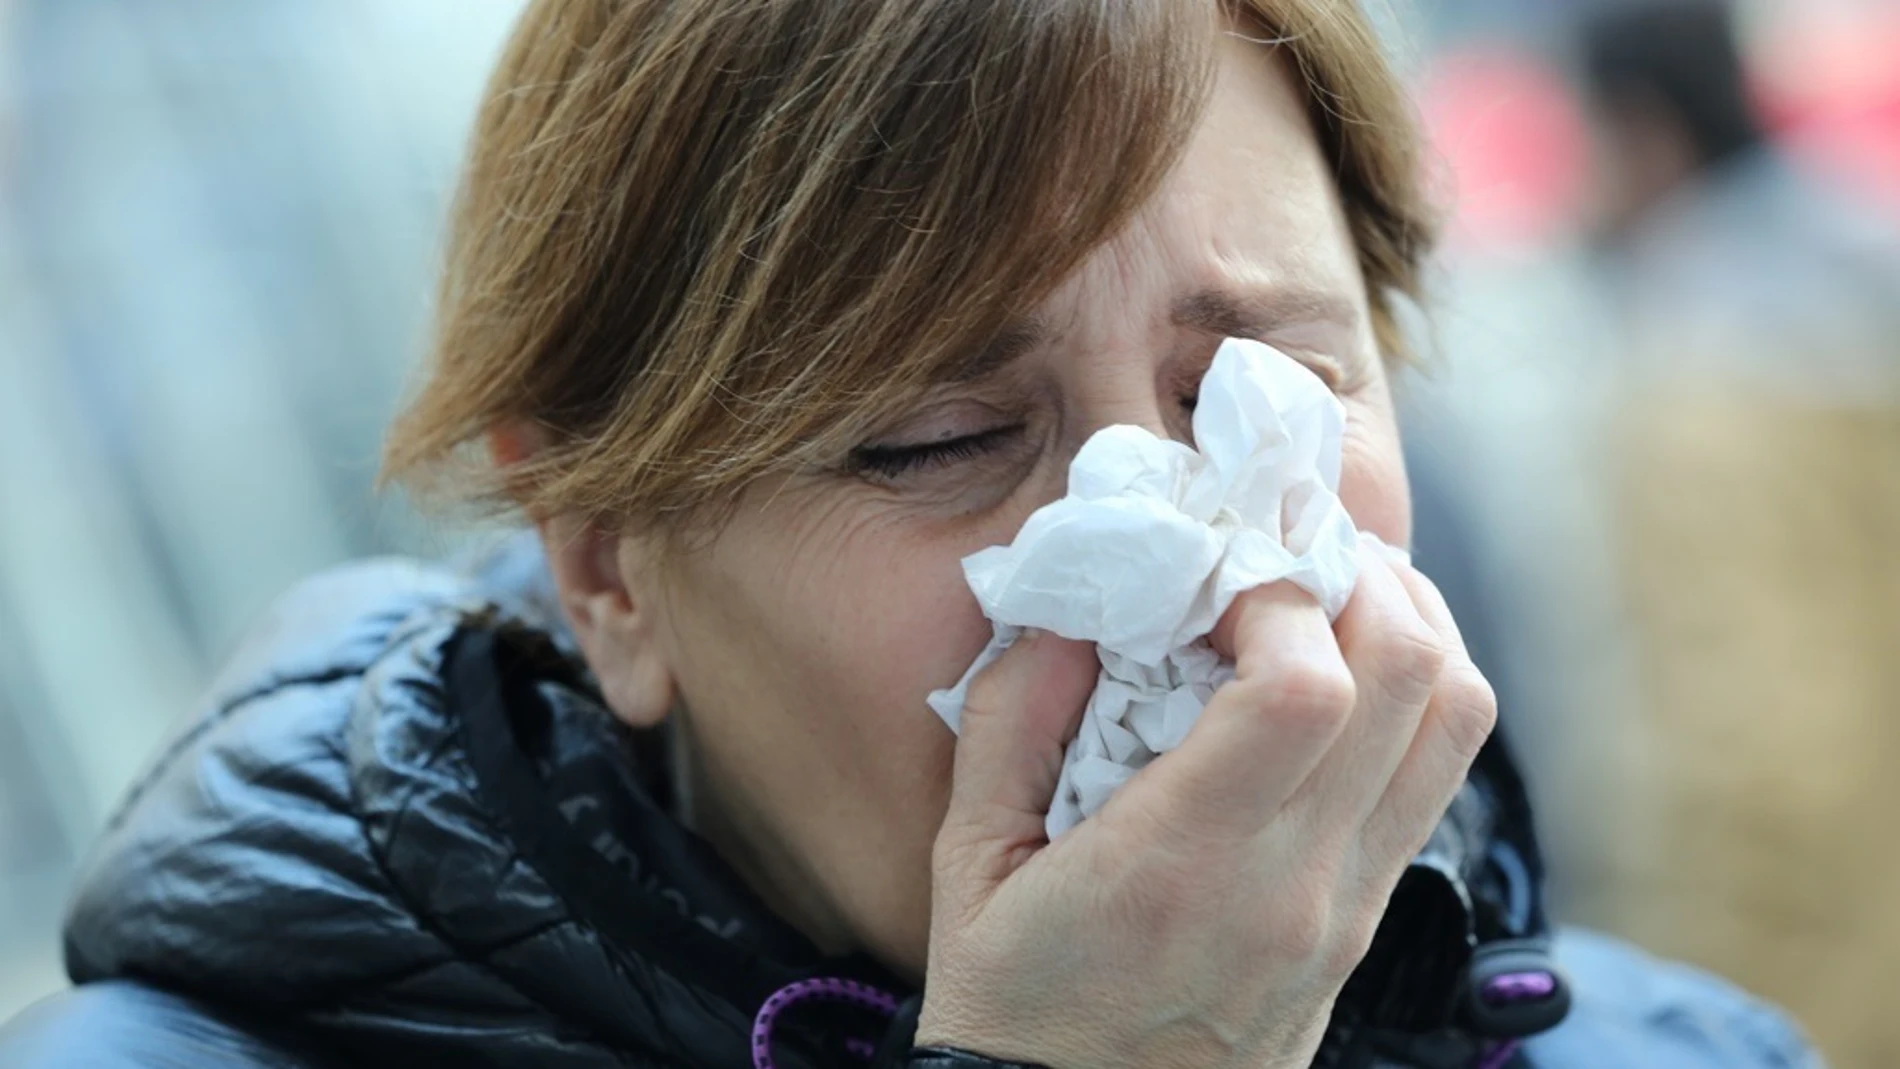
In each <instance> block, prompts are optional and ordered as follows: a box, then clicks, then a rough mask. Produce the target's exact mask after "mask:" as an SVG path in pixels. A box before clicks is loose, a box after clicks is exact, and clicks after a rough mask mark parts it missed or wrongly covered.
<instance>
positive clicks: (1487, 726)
mask: <svg viewBox="0 0 1900 1069" xmlns="http://www.w3.org/2000/svg"><path fill="white" fill-rule="evenodd" d="M1438 695H1439V700H1440V701H1441V702H1443V703H1444V708H1443V712H1442V713H1441V714H1440V716H1441V718H1442V719H1443V721H1444V725H1445V732H1446V733H1447V734H1448V735H1449V736H1450V738H1451V741H1452V745H1453V746H1455V747H1456V748H1457V750H1458V754H1459V756H1460V757H1462V758H1464V759H1465V760H1466V761H1470V760H1473V759H1475V758H1476V757H1477V756H1478V751H1479V750H1481V749H1483V748H1484V744H1485V741H1486V740H1487V739H1489V738H1490V737H1491V731H1492V729H1493V728H1495V727H1496V726H1497V722H1498V697H1497V692H1496V691H1494V690H1493V689H1492V688H1491V683H1490V681H1489V680H1487V679H1485V678H1484V675H1483V674H1482V673H1480V672H1479V671H1478V670H1477V669H1476V668H1475V667H1472V666H1471V665H1469V664H1466V665H1464V666H1463V667H1461V668H1459V669H1458V670H1457V671H1455V672H1453V673H1452V674H1451V676H1450V678H1448V679H1446V680H1444V681H1442V682H1441V683H1440V684H1439V689H1438Z"/></svg>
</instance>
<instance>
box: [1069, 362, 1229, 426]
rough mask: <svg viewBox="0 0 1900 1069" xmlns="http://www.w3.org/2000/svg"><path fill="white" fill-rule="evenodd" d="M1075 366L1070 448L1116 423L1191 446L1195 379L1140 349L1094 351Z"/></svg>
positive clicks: (1071, 399) (1070, 406)
mask: <svg viewBox="0 0 1900 1069" xmlns="http://www.w3.org/2000/svg"><path fill="white" fill-rule="evenodd" d="M1079 364H1080V366H1079V367H1078V368H1077V374H1076V376H1075V380H1076V381H1075V383H1074V385H1073V387H1072V388H1071V390H1070V391H1069V397H1070V401H1069V405H1068V408H1069V416H1070V419H1069V421H1068V422H1069V425H1070V427H1071V428H1072V433H1071V435H1070V437H1071V438H1072V439H1073V441H1072V442H1071V443H1070V445H1071V447H1072V448H1080V447H1081V444H1082V443H1083V442H1084V441H1087V440H1088V437H1089V436H1090V435H1092V434H1094V433H1095V432H1096V431H1099V430H1101V429H1102V428H1103V427H1109V426H1115V425H1118V424H1122V425H1130V426H1135V427H1140V428H1141V429H1143V430H1145V431H1147V432H1149V433H1150V434H1153V435H1155V436H1156V437H1159V438H1173V439H1174V440H1176V441H1179V442H1183V443H1186V444H1189V445H1192V444H1193V442H1194V432H1193V426H1192V406H1191V400H1192V398H1193V397H1194V394H1195V391H1196V389H1197V387H1198V385H1199V384H1198V381H1195V380H1194V379H1193V378H1188V377H1184V376H1182V375H1180V374H1175V373H1173V372H1172V370H1171V369H1170V367H1169V362H1168V361H1167V360H1165V359H1162V358H1159V357H1157V356H1156V355H1154V354H1153V353H1152V352H1151V351H1149V350H1146V349H1143V348H1139V347H1132V346H1131V347H1126V348H1120V347H1118V348H1117V349H1114V350H1108V351H1098V355H1097V357H1096V358H1095V359H1091V360H1084V361H1080V362H1079Z"/></svg>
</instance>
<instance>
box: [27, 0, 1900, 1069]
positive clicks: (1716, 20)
mask: <svg viewBox="0 0 1900 1069" xmlns="http://www.w3.org/2000/svg"><path fill="white" fill-rule="evenodd" d="M517 7H518V3H517V0H0V1018H4V1017H6V1016H9V1015H11V1014H12V1013H13V1012H15V1011H16V1010H17V1009H19V1008H20V1007H21V1006H23V1005H24V1004H25V1003H26V1002H28V1001H30V1000H31V999H33V998H34V997H37V996H38V995H40V994H43V993H45V992H47V991H49V990H51V989H53V988H54V987H56V986H57V985H58V984H59V983H61V977H60V973H59V966H58V952H59V947H58V926H59V916H60V907H61V898H62V895H63V892H64V888H65V886H66V883H67V882H68V880H69V879H70V876H71V874H72V872H73V869H74V867H75V865H76V864H77V863H78V861H79V859H80V858H81V857H82V856H83V853H84V850H85V848H86V845H87V843H88V842H89V840H90V838H91V836H92V835H93V833H94V830H95V829H96V828H97V827H98V825H99V824H100V822H101V821H102V820H103V819H104V816H105V814H106V813H107V811H108V810H109V808H110V806H111V805H112V803H113V800H114V798H115V796H116V795H117V794H118V792H119V791H120V790H122V789H123V787H124V785H125V784H126V783H127V782H128V780H129V779H130V778H131V777H132V776H133V775H134V773H135V772H136V770H137V769H138V768H139V766H140V765H141V763H142V762H143V760H144V758H145V756H146V754H147V753H148V752H149V751H150V750H151V749H152V747H153V746H154V744H155V743H156V741H157V739H158V738H159V736H160V735H161V734H162V733H163V732H164V731H165V730H166V728H167V726H168V725H169V724H170V723H172V722H173V721H174V720H175V719H176V718H178V717H179V716H181V715H184V714H185V713H186V712H187V711H188V710H189V709H190V706H191V703H192V701H193V697H194V693H195V691H196V689H197V688H198V687H199V686H200V684H201V683H202V682H203V681H204V680H205V678H206V677H207V675H208V673H209V672H210V671H211V670H212V669H213V667H214V666H215V665H216V663H217V661H218V659H219V657H220V656H221V654H222V652H223V651H224V650H226V649H227V648H228V647H229V646H230V644H231V643H232V642H233V640H234V638H235V637H236V635H237V634H238V633H239V632H240V631H241V630H242V629H243V627H244V626H245V624H246V622H247V621H248V620H249V619H251V618H252V617H253V616H254V615H255V614H256V613H258V612H259V610H260V609H261V608H262V607H263V605H264V604H265V602H266V601H267V600H268V599H269V598H270V597H271V596H272V595H273V594H274V593H276V592H277V591H279V590H280V589H282V588H283V587H284V586H285V585H287V584H288V583H290V582H292V581H294V580H295V579H297V578H298V577H300V576H302V575H304V574H306V573H308V572H310V571H312V570H314V569H317V568H320V567H322V566H324V565H326V564H329V563H332V562H336V561H340V560H343V559H346V558H349V557H353V556H360V555H363V554H368V553H382V552H419V553H441V552H444V551H446V550H447V549H448V548H450V547H451V546H452V545H453V543H454V541H455V537H456V536H455V534H454V533H453V532H451V531H445V530H441V529H435V528H432V527H431V526H429V525H426V524H424V523H422V522H420V521H419V520H417V519H416V518H415V517H413V516H412V515H410V514H409V513H408V512H406V511H405V510H404V508H403V506H402V504H401V503H400V501H398V500H395V499H392V498H387V497H378V496H375V495H373V494H372V493H371V490H370V481H371V476H372V474H373V470H374V458H375V452H376V446H377V438H378V434H379V431H380V428H381V425H382V423H383V422H384V420H385V419H386V418H387V417H388V416H389V414H390V413H391V411H392V410H393V408H394V405H395V403H396V399H397V398H398V396H399V394H400V392H401V389H402V386H403V383H404V381H405V379H406V376H407V374H408V372H409V369H410V368H411V367H412V365H413V362H414V360H415V359H416V357H417V355H418V353H419V352H420V350H421V347H422V344H423V340H424V338H425V336H426V330H427V315H428V294H429V290H430V286H431V283H432V280H433V272H434V259H435V255H436V243H437V239H438V235H439V223H440V219H441V217H442V214H443V210H444V205H445V201H446V198H447V197H448V195H449V192H450V190H451V188H452V184H453V178H454V171H455V166H456V162H457V158H458V154H459V152H460V149H461V142H462V140H463V137H464V135H465V132H466V130H467V127H468V124H469V121H470V119H471V117H472V114H473V109H474V106H475V102H476V100H477V97H478V95H479V91H480V84H481V80H482V78H483V76H484V73H485V71H486V68H487V66H488V64H489V63H490V62H491V61H492V60H493V58H494V56H495V54H496V52H497V50H498V48H499V45H500V41H501V38H502V36H503V34H505V32H506V29H507V26H508V23H509V20H510V18H511V16H512V15H513V13H514V11H515V10H516V8H517ZM1377 14H1378V16H1379V17H1380V19H1381V20H1382V21H1383V22H1384V23H1385V24H1386V25H1387V27H1388V28H1389V29H1390V30H1391V36H1392V40H1393V42H1394V50H1395V54H1396V55H1397V57H1398V61H1399V63H1400V64H1401V66H1402V67H1403V69H1404V70H1405V71H1406V74H1407V77H1408V78H1409V79H1410V80H1411V81H1412V83H1413V84H1414V85H1415V86H1416V88H1417V92H1418V97H1419V103H1420V108H1421V111H1422V112H1423V114H1424V117H1425V119H1426V120H1427V123H1428V125H1429V128H1430V129H1431V131H1432V133H1433V137H1434V144H1435V146H1436V151H1435V174H1436V179H1437V181H1439V182H1440V183H1441V189H1442V191H1443V195H1444V198H1445V202H1446V204H1447V205H1448V206H1449V207H1450V208H1451V209H1452V213H1453V220H1452V226H1451V234H1450V238H1449V240H1448V243H1447V246H1446V249H1445V255H1444V257H1443V266H1442V269H1441V270H1440V272H1439V275H1438V278H1437V279H1436V283H1435V285H1436V289H1437V291H1438V296H1437V300H1436V302H1435V303H1434V305H1433V307H1432V308H1431V309H1430V311H1429V314H1427V315H1424V316H1421V317H1420V323H1419V331H1420V335H1421V337H1422V338H1425V339H1427V340H1428V342H1429V344H1428V346H1427V348H1428V349H1429V350H1430V354H1431V355H1430V356H1429V358H1428V359H1427V360H1425V361H1424V362H1423V364H1422V366H1421V367H1420V368H1418V369H1416V370H1415V371H1414V372H1412V373H1410V374H1408V377H1407V381H1406V383H1405V384H1404V389H1403V401H1404V407H1405V409H1406V421H1407V438H1408V448H1409V450H1410V452H1411V460H1412V463H1413V467H1414V478H1415V483H1416V490H1417V493H1418V497H1419V513H1420V529H1419V534H1418V546H1417V548H1418V551H1419V556H1420V559H1421V561H1422V562H1423V563H1424V564H1425V566H1426V567H1427V570H1428V571H1430V572H1431V573H1432V574H1433V575H1434V576H1435V577H1436V578H1438V579H1439V580H1440V582H1441V584H1442V585H1443V586H1444V587H1445V588H1446V590H1447V594H1448V596H1449V597H1451V599H1452V600H1453V602H1454V606H1455V607H1456V608H1457V610H1458V612H1459V615H1460V618H1461V619H1462V620H1463V621H1464V622H1465V626H1466V629H1467V631H1468V632H1469V633H1470V638H1471V641H1472V644H1473V646H1474V649H1475V650H1476V651H1477V653H1478V655H1479V657H1480V658H1481V660H1482V662H1483V664H1484V667H1485V668H1486V669H1487V671H1488V672H1489V673H1490V674H1492V676H1493V677H1494V679H1495V681H1496V682H1497V684H1498V687H1499V691H1500V693H1501V695H1502V697H1503V702H1504V709H1505V712H1504V717H1505V722H1506V724H1507V727H1508V729H1509V731H1510V733H1511V736H1512V738H1513V741H1514V742H1515V744H1516V745H1517V747H1518V749H1519V750H1520V751H1521V752H1522V754H1523V756H1524V758H1525V760H1526V762H1527V763H1528V764H1529V765H1530V767H1531V769H1532V775H1533V777H1534V779H1533V788H1534V793H1535V794H1536V795H1537V796H1538V798H1539V801H1540V803H1541V804H1542V807H1543V821H1544V833H1545V837H1546V839H1547V845H1548V848H1549V851H1550V853H1551V854H1552V865H1553V871H1554V877H1555V889H1554V895H1555V898H1556V906H1557V909H1558V911H1559V913H1560V915H1561V916H1563V917H1564V918H1566V919H1569V920H1572V921H1576V922H1580V923H1588V924H1592V925H1596V926H1599V927H1603V928H1607V929H1609V930H1611V931H1615V932H1619V933H1622V934H1624V935H1627V936H1629V937H1631V938H1633V939H1636V940H1637V941H1639V942H1641V943H1643V944H1645V945H1646V946H1649V947H1651V948H1652V949H1655V950H1657V951H1659V952H1661V953H1665V954H1668V955H1671V956H1676V957H1682V958H1686V959H1689V960H1691V961H1694V962H1697V963H1699V964H1702V965H1705V966H1709V967H1712V968H1714V969H1717V970H1719V971H1721V972H1723V973H1724V974H1726V975H1728V976H1730V977H1733V978H1735V979H1737V980H1738V981H1740V982H1741V983H1743V984H1744V985H1746V986H1748V987H1750V988H1752V989H1754V990H1757V991H1759V992H1762V993H1764V994H1767V995H1769V996H1771V997H1773V998H1775V999H1777V1000H1778V1001H1780V1002H1782V1003H1783V1004H1785V1005H1788V1006H1790V1007H1791V1008H1793V1009H1794V1011H1795V1012H1796V1013H1797V1014H1798V1015H1799V1016H1800V1017H1801V1019H1802V1020H1803V1022H1804V1023H1805V1024H1806V1025H1807V1026H1808V1027H1809V1028H1810V1030H1811V1031H1812V1032H1814V1033H1815V1035H1816V1036H1817V1038H1818V1039H1819V1040H1820V1042H1821V1043H1822V1045H1823V1047H1824V1049H1825V1050H1826V1052H1827V1054H1828V1055H1829V1057H1830V1058H1831V1059H1832V1060H1833V1062H1834V1064H1836V1065H1837V1066H1841V1067H1847V1069H1859V1067H1867V1069H1874V1067H1888V1066H1895V1065H1900V1018H1896V1017H1895V1015H1893V1014H1892V1013H1891V1012H1889V1011H1888V1007H1887V1003H1888V1002H1889V1001H1890V1000H1891V997H1892V995H1893V994H1894V993H1895V992H1900V849H1896V847H1900V834H1896V832H1895V831H1894V828H1895V825H1896V821H1897V819H1900V776H1896V775H1894V774H1893V772H1892V770H1893V769H1894V768H1895V767H1896V766H1900V555H1897V554H1896V548H1897V547H1900V239H1896V237H1895V235H1896V233H1900V0H1755V2H1743V3H1735V4H1730V5H1711V4H1708V3H1696V2H1694V0H1674V2H1669V0H1652V2H1648V3H1644V2H1637V0H1563V2H1556V0H1455V2H1454V0H1438V2H1436V3H1433V2H1431V0H1414V2H1412V3H1410V4H1408V3H1406V0H1379V6H1378V8H1377Z"/></svg>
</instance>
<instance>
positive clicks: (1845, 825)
mask: <svg viewBox="0 0 1900 1069" xmlns="http://www.w3.org/2000/svg"><path fill="white" fill-rule="evenodd" d="M1798 14H1799V10H1798V9H1793V10H1791V11H1790V17H1793V16H1795V15H1798ZM1579 45H1580V48H1579V55H1580V58H1581V71H1582V73H1583V75H1584V84H1585V85H1586V87H1587V90H1588V96H1589V99H1590V102H1591V105H1592V112H1593V117H1594V121H1595V123H1596V127H1597V142H1598V145H1599V149H1600V160H1601V165H1600V175H1601V179H1602V186H1601V192H1602V202H1601V215H1600V229H1599V233H1598V243H1597V244H1598V253H1599V263H1598V266H1599V267H1600V269H1601V272H1602V277H1603V280H1604V282H1605V283H1606V285H1607V286H1608V288H1609V292H1610V294H1611V297H1612V300H1613V308H1614V309H1615V311H1616V313H1617V315H1616V316H1615V317H1614V326H1615V329H1616V331H1617V334H1616V337H1615V339H1614V344H1613V347H1612V348H1613V351H1614V352H1615V353H1616V354H1617V357H1618V359H1617V360H1616V361H1615V364H1614V366H1613V367H1612V368H1608V369H1606V371H1607V372H1608V374H1609V375H1610V376H1611V377H1612V378H1613V379H1614V380H1615V381H1616V383H1617V387H1616V397H1615V399H1614V400H1613V401H1612V402H1611V404H1610V405H1609V406H1608V407H1609V410H1610V411H1611V412H1612V413H1614V415H1613V419H1612V422H1611V425H1610V426H1609V428H1608V429H1607V432H1606V435H1605V437H1604V439H1603V440H1604V442H1605V452H1606V459H1607V461H1608V464H1607V469H1606V470H1607V475H1608V483H1609V487H1610V492H1609V496H1610V501H1611V511H1612V515H1613V516H1614V519H1613V520H1612V522H1611V523H1610V524H1608V525H1607V527H1606V534H1607V535H1608V536H1609V537H1610V538H1611V539H1612V540H1613V542H1614V549H1613V552H1614V554H1615V556H1616V558H1617V560H1618V566H1617V572H1618V574H1619V575H1620V576H1621V577H1622V580H1623V582H1622V584H1621V589H1620V591H1619V596H1620V597H1621V599H1622V601H1623V604H1624V606H1625V609H1626V611H1627V613H1628V618H1629V620H1630V634H1629V636H1628V642H1629V646H1630V649H1631V651H1632V653H1633V655H1634V658H1635V666H1636V671H1635V680H1636V687H1637V690H1638V693H1639V701H1640V703H1641V709H1642V719H1643V727H1642V730H1643V734H1644V737H1645V738H1646V739H1647V742H1648V748H1649V751H1650V752H1649V754H1648V755H1647V759H1646V761H1645V762H1644V764H1643V769H1644V770H1645V771H1639V770H1637V769H1635V768H1632V769H1630V770H1629V771H1630V773H1631V775H1632V776H1633V777H1636V778H1640V779H1641V780H1642V781H1643V782H1640V783H1636V782H1632V783H1630V784H1629V788H1628V789H1630V790H1631V791H1635V792H1638V793H1640V794H1641V795H1642V796H1643V797H1645V798H1646V799H1649V801H1648V802H1647V803H1646V808H1647V809H1648V810H1649V813H1648V818H1647V819H1645V820H1644V821H1643V822H1642V823H1641V825H1640V826H1638V827H1632V828H1631V829H1630V834H1629V835H1628V836H1626V837H1623V838H1620V839H1619V840H1618V841H1617V842H1618V849H1619V850H1622V851H1625V852H1626V856H1625V857H1624V858H1623V859H1622V864H1621V865H1619V868H1620V870H1621V873H1622V875H1621V878H1620V879H1619V880H1617V881H1615V882H1614V883H1613V884H1611V885H1609V886H1607V887H1606V888H1605V891H1604V893H1605V894H1606V895H1607V896H1608V901H1607V902H1605V903H1601V904H1600V907H1601V911H1602V915H1603V916H1604V917H1606V918H1607V919H1608V920H1609V922H1610V923H1613V924H1615V925H1616V926H1617V927H1618V929H1619V930H1620V931H1625V932H1629V933H1633V934H1634V935H1635V936H1636V937H1637V938H1639V939H1641V940H1643V941H1645V942H1646V943H1649V944H1651V945H1654V946H1657V947H1662V948H1666V949H1667V950H1668V951H1669V952H1671V953H1674V954H1679V955H1682V956H1684V957H1687V958H1689V959H1691V960H1694V961H1697V962H1699V963H1702V964H1705V965H1708V966H1711V967H1714V968H1716V969H1719V970H1721V971H1723V972H1725V973H1728V974H1731V975H1734V976H1737V977H1740V978H1742V979H1744V980H1745V981H1746V982H1747V983H1748V984H1750V985H1752V986H1755V987H1757V988H1760V989H1762V990H1765V991H1769V992H1772V993H1773V994H1774V995H1775V996H1776V997H1777V998H1780V999H1783V1000H1786V1001H1787V1002H1788V1003H1790V1004H1792V1005H1793V1006H1795V1007H1796V1008H1797V1009H1798V1011H1799V1013H1800V1014H1801V1015H1802V1017H1803V1019H1804V1020H1805V1021H1807V1022H1808V1023H1810V1025H1811V1026H1812V1027H1813V1028H1814V1029H1815V1030H1816V1032H1817V1034H1818V1035H1819V1036H1820V1037H1821V1038H1822V1040H1823V1043H1824V1045H1825V1046H1826V1047H1827V1049H1828V1050H1829V1052H1830V1054H1831V1055H1832V1056H1834V1057H1836V1058H1838V1059H1840V1061H1841V1062H1842V1064H1845V1065H1853V1066H1868V1067H1872V1066H1888V1065H1900V1024H1897V1023H1896V1018H1895V1017H1894V1015H1893V1014H1892V1013H1891V1012H1889V1009H1888V1006H1887V1003H1888V1002H1889V1001H1890V999H1891V996H1892V994H1893V993H1894V992H1896V991H1900V904H1897V903H1900V897H1896V895H1895V892H1894V889H1895V888H1896V887H1900V853H1896V852H1895V851H1894V850H1893V849H1891V846H1892V844H1893V843H1894V842H1895V839H1894V834H1893V830H1892V822H1893V818H1894V816H1895V815H1896V814H1900V778H1897V777H1895V776H1894V775H1893V771H1892V770H1893V769H1894V767H1895V766H1896V765H1900V715H1896V713H1897V712H1900V611H1896V607H1897V606H1900V553H1897V552H1896V547H1900V405H1897V404H1896V398H1897V393H1896V382H1897V381H1900V243H1897V242H1896V241H1895V239H1894V236H1893V233H1892V231H1891V230H1890V229H1889V228H1888V226H1887V225H1886V223H1885V221H1884V220H1883V218H1882V216H1881V214H1880V213H1879V212H1878V211H1876V210H1875V209H1874V208H1873V207H1872V206H1870V205H1868V204H1865V203H1861V202H1859V201H1858V200H1857V199H1856V198H1855V197H1854V196H1852V195H1850V194H1849V193H1848V192H1846V191H1845V190H1843V189H1839V188H1834V187H1832V186H1830V185H1828V184H1826V182H1825V180H1823V179H1821V178H1818V177H1815V176H1813V175H1811V174H1809V173H1808V172H1806V171H1805V170H1804V169H1803V168H1802V167H1801V166H1800V165H1799V164H1798V163H1797V162H1796V161H1795V160H1793V159H1791V158H1790V156H1788V155H1786V154H1784V153H1783V152H1782V151H1781V150H1780V149H1779V148H1778V147H1777V144H1776V143H1775V141H1774V140H1773V139H1771V138H1770V137H1769V136H1768V134H1767V133H1765V132H1764V129H1763V123H1762V121H1761V119H1760V118H1759V117H1758V114H1757V111H1756V108H1755V107H1754V106H1753V102H1752V93H1751V79H1750V78H1749V76H1748V74H1747V65H1746V63H1745V61H1744V52H1743V50H1742V49H1741V48H1740V47H1739V45H1738V40H1737V31H1736V26H1735V25H1734V20H1733V17H1732V13H1731V12H1730V10H1729V9H1728V7H1727V6H1725V5H1721V4H1715V3H1705V2H1676V3H1650V4H1639V5H1628V4H1624V5H1618V6H1615V7H1613V8H1611V9H1609V10H1607V11H1606V12H1604V13H1602V14H1600V15H1598V16H1595V17H1593V18H1591V19H1590V20H1588V21H1586V23H1585V24H1584V25H1583V27H1582V31H1581V34H1580V36H1579ZM1809 62H1810V63H1811V64H1813V65H1815V66H1817V67H1818V66H1820V65H1823V64H1825V63H1826V62H1827V59H1826V57H1824V56H1818V55H1817V56H1812V57H1809Z"/></svg>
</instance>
